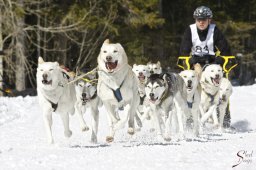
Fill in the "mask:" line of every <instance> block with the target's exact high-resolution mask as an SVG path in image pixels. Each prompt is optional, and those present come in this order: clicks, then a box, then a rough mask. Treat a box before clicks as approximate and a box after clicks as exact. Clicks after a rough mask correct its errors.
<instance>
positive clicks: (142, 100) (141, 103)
mask: <svg viewBox="0 0 256 170" xmlns="http://www.w3.org/2000/svg"><path fill="white" fill-rule="evenodd" d="M145 97H146V95H144V96H142V97H141V96H140V105H143V102H144V100H145Z"/></svg>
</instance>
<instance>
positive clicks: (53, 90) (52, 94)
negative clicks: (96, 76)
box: [36, 57, 76, 143]
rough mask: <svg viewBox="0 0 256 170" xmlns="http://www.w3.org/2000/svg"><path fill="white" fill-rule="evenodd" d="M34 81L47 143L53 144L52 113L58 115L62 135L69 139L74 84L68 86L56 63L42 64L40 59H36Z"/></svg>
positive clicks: (67, 80) (66, 77) (63, 73)
mask: <svg viewBox="0 0 256 170" xmlns="http://www.w3.org/2000/svg"><path fill="white" fill-rule="evenodd" d="M36 79H37V93H38V100H39V105H40V107H41V109H42V111H43V119H44V124H45V128H46V134H47V139H48V143H54V140H53V135H52V129H51V127H52V122H53V121H52V112H56V113H58V114H59V115H60V117H61V119H62V122H63V125H64V135H65V136H66V137H70V136H71V135H72V131H71V130H70V128H69V113H70V114H73V113H74V104H75V101H76V96H75V86H74V84H68V82H69V79H68V76H67V75H66V73H65V71H63V70H62V69H61V68H60V67H59V64H58V63H57V62H44V60H43V58H41V57H39V59H38V67H37V74H36Z"/></svg>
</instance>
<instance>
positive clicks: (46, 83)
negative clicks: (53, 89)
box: [42, 79, 52, 85]
mask: <svg viewBox="0 0 256 170" xmlns="http://www.w3.org/2000/svg"><path fill="white" fill-rule="evenodd" d="M42 84H44V85H51V84H52V80H50V81H49V80H46V79H43V80H42Z"/></svg>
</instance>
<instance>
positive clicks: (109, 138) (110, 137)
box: [106, 136, 114, 143]
mask: <svg viewBox="0 0 256 170" xmlns="http://www.w3.org/2000/svg"><path fill="white" fill-rule="evenodd" d="M113 141H114V137H113V136H107V137H106V142H108V143H110V142H113Z"/></svg>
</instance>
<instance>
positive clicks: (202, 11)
mask: <svg viewBox="0 0 256 170" xmlns="http://www.w3.org/2000/svg"><path fill="white" fill-rule="evenodd" d="M193 16H194V18H195V19H198V18H199V19H200V18H201V19H204V18H212V11H211V9H210V8H208V7H206V6H200V7H198V8H196V10H195V11H194V14H193Z"/></svg>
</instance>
